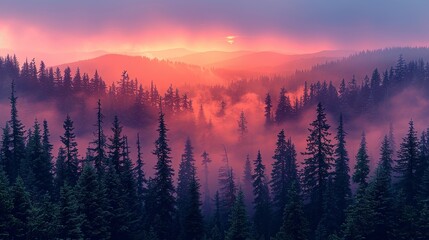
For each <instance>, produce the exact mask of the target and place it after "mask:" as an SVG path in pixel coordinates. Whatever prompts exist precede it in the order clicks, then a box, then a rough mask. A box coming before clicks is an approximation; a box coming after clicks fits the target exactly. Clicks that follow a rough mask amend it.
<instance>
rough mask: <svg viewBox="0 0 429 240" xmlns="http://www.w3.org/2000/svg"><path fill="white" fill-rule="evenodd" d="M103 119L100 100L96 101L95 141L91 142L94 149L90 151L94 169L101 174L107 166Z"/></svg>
mask: <svg viewBox="0 0 429 240" xmlns="http://www.w3.org/2000/svg"><path fill="white" fill-rule="evenodd" d="M103 118H104V115H103V113H102V112H101V100H100V99H98V102H97V123H96V125H95V126H96V127H97V131H96V132H95V134H94V135H95V137H96V139H95V140H94V141H93V142H92V144H94V145H95V146H94V148H91V149H90V150H91V151H92V152H93V153H94V156H93V158H92V160H93V161H94V165H95V169H96V170H97V172H98V173H103V172H104V169H105V167H106V165H107V157H106V136H105V135H104V132H103Z"/></svg>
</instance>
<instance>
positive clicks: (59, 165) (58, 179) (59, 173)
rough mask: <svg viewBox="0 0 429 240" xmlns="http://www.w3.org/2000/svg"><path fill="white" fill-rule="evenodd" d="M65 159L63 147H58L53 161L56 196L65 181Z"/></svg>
mask: <svg viewBox="0 0 429 240" xmlns="http://www.w3.org/2000/svg"><path fill="white" fill-rule="evenodd" d="M65 161H66V152H65V150H64V148H62V147H60V148H59V149H58V155H57V160H56V162H55V178H54V185H55V190H56V193H57V196H59V193H60V189H61V187H62V186H63V185H64V182H65Z"/></svg>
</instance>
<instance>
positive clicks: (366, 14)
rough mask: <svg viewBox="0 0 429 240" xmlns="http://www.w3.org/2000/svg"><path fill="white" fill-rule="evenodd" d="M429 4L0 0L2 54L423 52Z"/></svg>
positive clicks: (399, 0) (394, 0)
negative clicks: (177, 50) (401, 48)
mask: <svg viewBox="0 0 429 240" xmlns="http://www.w3.org/2000/svg"><path fill="white" fill-rule="evenodd" d="M428 9H429V1H425V0H415V1H403V0H373V1H368V0H363V1H344V0H329V1H317V0H314V1H310V0H301V1H289V0H247V1H244V0H216V1H213V0H185V1H173V0H158V1H147V0H121V1H118V0H103V1H88V0H73V1H71V0H70V1H64V0H38V1H31V0H26V1H24V0H0V48H3V49H4V48H6V49H12V50H14V51H24V52H25V51H26V52H32V51H33V52H34V51H38V52H45V53H59V52H91V51H100V50H102V51H108V52H122V53H123V52H144V51H152V50H162V49H171V48H186V49H189V50H193V51H206V50H223V51H237V50H258V51H278V52H283V53H309V52H317V51H322V50H332V49H341V50H364V49H374V48H383V47H395V46H427V45H428V42H429V25H428V24H427V23H428V22H429V14H427V10H428Z"/></svg>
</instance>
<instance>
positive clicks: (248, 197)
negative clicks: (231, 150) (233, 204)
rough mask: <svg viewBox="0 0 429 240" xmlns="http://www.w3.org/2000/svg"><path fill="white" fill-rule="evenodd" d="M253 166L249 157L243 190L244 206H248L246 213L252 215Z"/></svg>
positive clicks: (245, 167) (245, 164) (243, 180)
mask: <svg viewBox="0 0 429 240" xmlns="http://www.w3.org/2000/svg"><path fill="white" fill-rule="evenodd" d="M252 182H253V180H252V165H251V163H250V157H249V155H247V157H246V161H245V163H244V171H243V179H242V183H241V184H242V185H241V188H242V190H243V194H244V205H245V206H246V211H247V212H248V213H249V214H250V215H252V213H253V209H252V200H253V194H252V190H253V186H252Z"/></svg>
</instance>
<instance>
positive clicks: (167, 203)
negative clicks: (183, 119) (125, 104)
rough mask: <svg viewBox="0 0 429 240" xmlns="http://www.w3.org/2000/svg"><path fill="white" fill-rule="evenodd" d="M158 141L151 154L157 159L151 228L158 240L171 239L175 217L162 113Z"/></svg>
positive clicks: (171, 176) (167, 147)
mask: <svg viewBox="0 0 429 240" xmlns="http://www.w3.org/2000/svg"><path fill="white" fill-rule="evenodd" d="M157 131H158V134H159V136H158V139H157V140H156V142H155V150H154V151H153V154H154V155H155V156H156V158H157V163H156V165H155V177H154V179H153V181H154V183H153V188H154V191H155V193H154V198H155V206H154V209H156V211H157V214H156V215H155V218H154V219H153V222H152V224H153V226H154V230H155V232H156V234H157V236H158V237H159V238H160V239H172V238H173V236H172V235H171V233H172V229H173V218H174V215H175V202H176V201H175V198H174V186H173V175H174V170H173V168H172V166H171V156H170V153H171V149H170V147H169V146H168V138H167V131H168V129H167V127H166V125H165V122H164V113H162V112H161V113H160V115H159V126H158V129H157Z"/></svg>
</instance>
